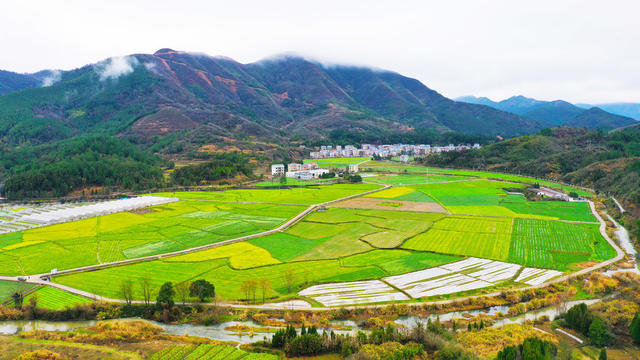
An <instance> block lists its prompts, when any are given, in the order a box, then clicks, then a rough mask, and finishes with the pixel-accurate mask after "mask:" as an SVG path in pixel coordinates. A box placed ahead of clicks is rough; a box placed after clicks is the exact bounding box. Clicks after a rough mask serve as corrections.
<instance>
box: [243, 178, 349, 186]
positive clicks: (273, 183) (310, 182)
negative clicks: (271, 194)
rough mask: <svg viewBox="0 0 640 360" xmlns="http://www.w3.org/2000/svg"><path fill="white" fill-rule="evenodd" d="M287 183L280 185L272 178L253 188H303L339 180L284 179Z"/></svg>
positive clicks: (277, 179)
mask: <svg viewBox="0 0 640 360" xmlns="http://www.w3.org/2000/svg"><path fill="white" fill-rule="evenodd" d="M286 179H287V182H286V183H284V184H281V183H280V178H273V179H272V180H267V181H262V182H259V183H257V184H256V185H255V186H258V187H274V186H275V187H277V186H304V185H322V184H324V183H328V182H332V181H337V180H339V178H333V179H313V180H300V179H296V178H286Z"/></svg>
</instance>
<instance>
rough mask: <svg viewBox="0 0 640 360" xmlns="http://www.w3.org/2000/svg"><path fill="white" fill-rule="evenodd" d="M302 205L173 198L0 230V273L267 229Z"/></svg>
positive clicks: (201, 242) (90, 262)
mask: <svg viewBox="0 0 640 360" xmlns="http://www.w3.org/2000/svg"><path fill="white" fill-rule="evenodd" d="M303 209H304V207H302V206H285V205H269V204H233V203H215V202H207V201H179V202H175V203H170V204H165V205H160V206H154V207H150V208H148V210H147V211H145V212H144V213H141V212H122V213H117V214H110V215H105V216H98V217H94V218H89V219H84V220H79V221H74V222H68V223H63V224H56V225H52V226H46V227H41V228H35V229H29V230H26V231H23V232H19V233H12V234H7V235H2V236H0V246H2V248H0V260H1V261H0V274H3V275H22V274H37V273H43V272H48V271H50V270H51V269H53V268H58V269H68V268H74V267H79V266H85V265H93V264H99V263H103V262H111V261H117V260H123V259H130V258H137V257H142V256H148V255H156V254H162V253H167V252H172V251H177V250H182V249H187V248H192V247H196V246H201V245H205V244H211V243H216V242H219V241H222V240H227V239H231V238H235V237H239V236H243V235H248V234H253V233H257V232H262V231H265V230H270V229H273V228H275V227H277V226H278V225H280V224H281V223H283V222H285V221H286V220H287V219H289V218H291V217H293V216H295V215H296V214H298V213H300V212H301V211H302V210H303Z"/></svg>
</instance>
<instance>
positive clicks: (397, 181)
mask: <svg viewBox="0 0 640 360" xmlns="http://www.w3.org/2000/svg"><path fill="white" fill-rule="evenodd" d="M365 180H366V181H367V182H372V183H378V184H390V185H415V184H428V183H438V182H446V181H456V180H469V178H467V177H463V176H450V175H440V174H436V175H432V174H429V175H426V174H398V175H381V176H375V177H369V178H365Z"/></svg>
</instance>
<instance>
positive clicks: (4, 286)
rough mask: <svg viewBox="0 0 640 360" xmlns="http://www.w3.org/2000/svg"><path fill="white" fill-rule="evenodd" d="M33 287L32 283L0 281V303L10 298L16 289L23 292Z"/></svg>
mask: <svg viewBox="0 0 640 360" xmlns="http://www.w3.org/2000/svg"><path fill="white" fill-rule="evenodd" d="M33 287H34V285H32V284H25V283H18V282H14V281H0V303H2V302H5V301H8V300H9V299H11V295H12V294H13V293H14V292H16V291H19V292H25V291H27V290H29V289H31V288H33Z"/></svg>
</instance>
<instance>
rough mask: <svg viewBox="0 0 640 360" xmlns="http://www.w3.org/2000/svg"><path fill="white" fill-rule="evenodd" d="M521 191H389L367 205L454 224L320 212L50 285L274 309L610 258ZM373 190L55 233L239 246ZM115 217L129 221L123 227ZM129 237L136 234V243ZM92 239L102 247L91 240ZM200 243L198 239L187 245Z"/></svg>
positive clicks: (590, 224)
mask: <svg viewBox="0 0 640 360" xmlns="http://www.w3.org/2000/svg"><path fill="white" fill-rule="evenodd" d="M407 176H410V175H407ZM518 187H523V185H517V184H513V183H505V182H500V181H492V180H480V179H476V180H470V181H457V182H447V183H431V184H421V185H406V186H396V187H393V188H390V189H386V190H383V191H379V192H375V193H372V194H369V195H366V197H367V198H369V199H371V198H373V199H380V200H379V201H385V200H386V201H391V202H392V201H393V200H397V201H400V200H402V201H407V202H409V201H414V202H437V203H439V204H440V205H442V206H444V207H445V208H446V209H447V210H448V211H449V212H451V214H436V213H426V212H408V211H399V210H398V209H397V208H395V207H393V206H389V207H388V209H385V210H362V209H348V208H342V207H331V206H329V207H328V208H327V209H326V210H324V211H315V212H312V213H310V214H308V215H307V216H306V217H305V218H303V219H302V220H301V221H299V222H298V223H297V224H295V225H294V226H292V227H291V228H288V229H286V230H285V231H283V232H278V233H275V234H271V235H268V236H264V237H259V238H254V239H251V240H248V241H246V242H240V243H235V244H231V245H225V246H221V247H218V248H213V249H208V250H203V251H199V252H194V253H190V254H186V255H181V256H174V257H166V258H162V259H160V260H154V261H148V262H143V263H136V264H131V265H125V266H119V267H113V268H107V269H102V270H98V271H93V272H83V273H76V274H71V275H65V276H58V277H56V278H55V279H54V280H55V281H56V282H59V283H62V284H65V285H69V286H71V287H75V288H79V289H82V290H86V291H89V292H92V293H96V294H98V295H102V296H106V297H110V298H119V297H120V294H119V284H121V283H122V281H123V280H131V281H133V283H134V293H135V297H136V298H138V299H141V298H142V294H141V288H140V286H139V284H140V283H141V282H142V281H143V280H145V279H148V280H149V281H150V282H151V285H152V287H153V288H154V289H158V288H159V287H160V286H161V284H162V283H164V282H165V281H171V282H174V283H181V282H188V281H193V280H195V279H200V278H203V279H207V280H209V281H211V282H212V283H213V284H214V285H215V287H216V293H217V295H219V296H220V297H221V298H223V299H227V300H242V299H245V297H246V295H245V292H243V282H245V281H247V280H258V281H261V280H268V281H269V282H270V285H271V286H270V288H269V289H268V290H267V294H266V295H267V297H268V298H270V299H271V300H274V301H275V300H283V299H288V298H291V297H292V296H295V293H296V292H297V291H299V290H300V289H302V288H305V287H308V286H310V285H314V284H319V283H328V282H340V281H357V280H369V279H380V278H383V277H387V276H392V275H399V274H404V273H408V272H412V271H416V270H421V269H425V268H429V267H433V266H438V265H441V264H444V263H448V262H452V261H456V260H459V259H461V258H462V257H468V256H473V257H480V258H487V259H494V260H500V261H507V262H513V263H518V264H522V265H526V266H534V267H541V268H549V269H557V270H561V271H567V270H571V269H574V268H575V267H576V264H579V263H584V262H588V261H602V260H605V259H608V258H611V257H613V256H615V251H614V250H613V248H611V246H610V245H609V244H608V243H607V242H606V241H605V240H604V239H603V238H602V236H601V235H600V234H599V230H598V224H597V223H595V221H596V220H595V218H594V217H593V215H592V214H591V211H590V208H589V206H588V204H587V203H583V202H560V201H529V200H527V199H526V198H525V197H524V196H522V195H521V194H517V195H516V194H509V193H507V191H506V190H505V189H509V190H510V191H511V190H512V189H513V188H518ZM374 188H379V186H376V185H348V184H340V185H326V186H318V187H313V188H303V189H286V190H278V189H276V190H228V191H224V192H193V193H176V194H175V196H178V197H180V198H183V199H189V200H185V201H182V202H179V203H174V204H170V205H164V206H163V207H164V208H163V209H159V210H158V211H156V212H151V213H148V214H142V215H136V217H135V218H136V219H138V220H137V221H136V222H135V224H133V225H129V224H128V223H131V222H132V221H117V222H116V221H112V222H105V224H106V225H108V226H107V227H106V228H105V229H102V228H100V231H96V230H92V229H93V228H92V227H91V226H83V227H77V226H76V225H77V224H78V223H81V222H76V223H73V224H75V225H74V226H70V225H68V224H63V225H62V226H61V229H60V230H59V231H60V233H64V234H73V235H74V236H75V237H76V238H86V237H91V236H94V237H96V236H97V237H100V241H103V240H102V239H103V236H104V233H103V230H105V232H106V230H109V231H108V232H106V233H110V232H118V233H119V234H120V235H119V236H120V239H121V240H120V241H121V242H122V244H125V245H126V244H128V241H130V239H128V238H126V236H129V237H134V238H136V237H137V236H142V235H141V234H144V233H145V231H147V232H158V230H157V229H153V228H152V227H151V225H153V224H156V225H158V223H162V224H163V225H164V226H165V228H163V229H162V231H161V233H162V234H163V235H165V236H166V237H169V238H171V239H172V241H174V242H180V243H181V244H182V243H187V242H188V243H190V244H196V243H198V241H205V239H206V241H211V239H212V237H211V234H216V235H218V236H221V237H222V236H237V235H238V234H242V233H250V232H256V231H259V230H260V229H265V228H273V227H276V226H277V224H279V223H281V222H282V221H284V219H286V218H288V217H291V216H293V215H294V214H296V213H298V212H300V211H302V210H303V209H304V206H293V205H271V204H274V203H280V202H283V203H291V202H295V203H297V204H301V205H303V204H304V205H306V204H310V203H319V202H322V201H327V200H329V199H335V198H339V197H344V196H347V195H351V194H354V193H355V194H357V193H362V192H364V191H367V190H370V189H374ZM296 194H297V196H296ZM167 195H174V194H167ZM249 199H250V200H249ZM234 201H253V202H258V201H261V202H264V203H262V204H254V203H251V204H241V203H234ZM227 202H228V203H227ZM171 206H176V207H177V209H174V210H173V212H174V216H167V214H168V213H169V210H168V209H166V208H171ZM184 207H188V209H187V208H184ZM212 209H215V210H212ZM153 214H156V215H155V217H156V218H154V215H153ZM121 216H124V217H125V219H128V218H129V217H130V216H131V215H130V214H129V213H127V214H124V215H122V214H121ZM137 216H141V217H142V219H139V218H137ZM150 218H151V219H153V220H149V219H150ZM143 220H144V221H143ZM94 221H95V220H94ZM154 221H157V222H158V223H154ZM568 221H574V222H568ZM580 222H585V223H580ZM100 223H101V221H100ZM87 224H89V225H90V224H91V222H90V221H89V222H87ZM130 226H134V227H133V228H131V227H130ZM184 227H190V228H191V231H190V232H186V233H185V232H184V231H183V230H182V229H183V228H184ZM43 229H44V228H43ZM131 229H135V234H134V233H133V231H132V230H131ZM145 229H147V230H145ZM36 230H37V229H36ZM74 231H75V233H74ZM92 231H94V232H96V233H99V234H100V235H99V236H98V235H95V234H94V235H92V234H93V233H92ZM201 233H205V234H206V235H202V236H201V237H198V236H196V235H197V234H201ZM47 236H49V237H51V236H52V235H51V231H46V232H44V233H43V234H41V235H40V236H32V237H31V238H29V239H24V238H22V239H19V240H20V241H23V242H24V241H43V242H42V244H45V243H47V242H56V241H59V240H55V239H53V238H52V239H49V238H48V237H47ZM0 239H1V238H0ZM199 239H200V240H199ZM216 239H218V238H216ZM11 241H13V242H12V243H11V244H19V242H16V241H15V239H14V238H11V239H10V240H7V243H10V242H11ZM215 241H219V240H215ZM38 244H40V243H38ZM92 244H93V246H95V245H96V243H95V242H94V243H92ZM149 244H155V242H153V241H146V242H144V243H141V244H140V245H136V246H134V247H127V248H126V250H129V249H136V251H139V252H138V253H137V254H140V251H142V252H144V251H147V252H151V253H153V252H154V251H155V252H163V251H164V250H163V248H162V247H161V246H158V247H156V246H152V245H149ZM11 246H12V245H6V246H5V248H6V247H11ZM31 246H38V245H31ZM27 247H28V246H27ZM20 248H21V247H17V248H16V250H17V249H20ZM119 250H122V248H119ZM8 251H11V250H8ZM131 251H132V250H129V251H128V252H127V251H124V250H122V253H123V255H126V254H127V253H130V252H131ZM0 254H3V253H0ZM93 254H94V255H95V252H94V253H93ZM114 258H115V256H114ZM155 274H162V276H155ZM260 297H261V295H260Z"/></svg>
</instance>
